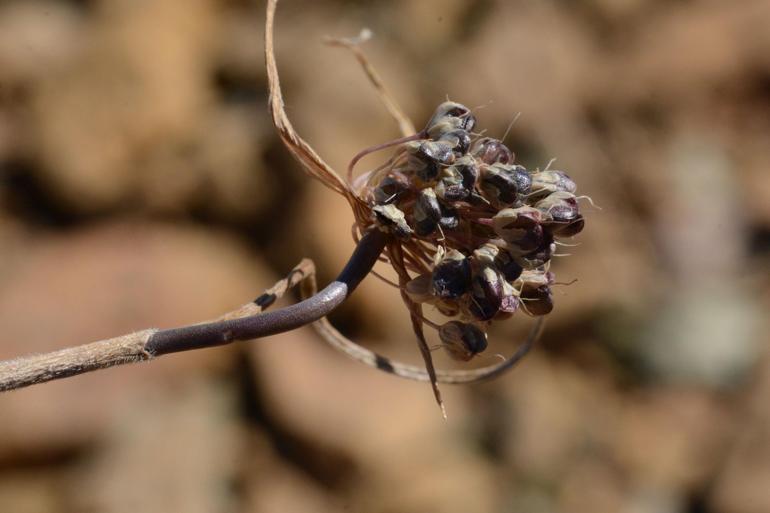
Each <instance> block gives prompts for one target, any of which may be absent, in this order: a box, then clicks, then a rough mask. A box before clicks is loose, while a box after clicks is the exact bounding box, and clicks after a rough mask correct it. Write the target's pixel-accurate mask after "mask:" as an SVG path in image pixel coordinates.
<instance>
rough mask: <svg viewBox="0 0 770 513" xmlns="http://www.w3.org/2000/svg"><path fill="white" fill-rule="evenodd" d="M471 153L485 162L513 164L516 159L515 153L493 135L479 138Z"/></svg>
mask: <svg viewBox="0 0 770 513" xmlns="http://www.w3.org/2000/svg"><path fill="white" fill-rule="evenodd" d="M471 155H473V156H474V157H476V158H477V159H478V160H479V162H483V163H484V164H490V165H491V164H497V163H498V162H499V163H500V164H511V163H513V161H514V155H513V152H512V151H511V150H509V149H508V147H507V146H506V145H504V144H503V143H502V141H499V140H497V139H493V138H491V137H482V138H481V139H479V140H477V141H476V142H475V143H474V144H473V147H472V148H471Z"/></svg>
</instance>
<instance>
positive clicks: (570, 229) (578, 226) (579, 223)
mask: <svg viewBox="0 0 770 513" xmlns="http://www.w3.org/2000/svg"><path fill="white" fill-rule="evenodd" d="M585 224H586V223H585V220H584V219H583V216H582V215H580V214H578V216H577V217H576V218H575V219H573V220H572V221H570V222H569V223H568V224H562V225H559V224H552V225H550V226H549V227H548V228H549V229H550V230H551V233H553V234H554V235H556V236H557V237H572V236H574V235H577V234H578V233H580V232H582V231H583V227H584V226H585Z"/></svg>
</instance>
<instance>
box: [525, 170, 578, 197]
mask: <svg viewBox="0 0 770 513" xmlns="http://www.w3.org/2000/svg"><path fill="white" fill-rule="evenodd" d="M576 190H577V185H575V182H574V181H572V178H570V177H569V175H568V174H567V173H565V172H564V171H555V170H554V171H551V170H548V171H540V172H539V173H533V174H532V195H536V196H540V195H545V194H550V193H552V192H559V191H561V192H571V193H574V192H575V191H576Z"/></svg>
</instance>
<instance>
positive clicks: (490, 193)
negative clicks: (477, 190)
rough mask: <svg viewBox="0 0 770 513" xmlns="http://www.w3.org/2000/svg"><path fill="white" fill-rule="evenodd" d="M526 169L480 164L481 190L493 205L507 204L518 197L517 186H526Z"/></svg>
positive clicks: (527, 183) (513, 201)
mask: <svg viewBox="0 0 770 513" xmlns="http://www.w3.org/2000/svg"><path fill="white" fill-rule="evenodd" d="M528 177H529V175H528V173H527V170H526V169H524V167H523V166H518V165H513V166H510V165H506V164H493V165H490V166H488V165H483V166H481V191H482V192H483V193H484V196H485V197H486V198H487V199H488V200H489V201H490V202H491V203H492V204H493V205H495V206H509V205H513V204H514V203H516V200H518V199H519V187H520V186H522V187H523V188H525V189H526V188H527V185H529V182H528V180H527V178H528ZM525 194H526V193H525Z"/></svg>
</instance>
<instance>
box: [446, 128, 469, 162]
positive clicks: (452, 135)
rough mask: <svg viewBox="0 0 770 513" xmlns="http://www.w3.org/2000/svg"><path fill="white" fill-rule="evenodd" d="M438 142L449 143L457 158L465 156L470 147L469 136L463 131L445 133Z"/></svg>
mask: <svg viewBox="0 0 770 513" xmlns="http://www.w3.org/2000/svg"><path fill="white" fill-rule="evenodd" d="M439 140H440V141H443V142H447V143H449V144H450V145H451V147H452V150H453V151H454V152H455V155H457V156H458V157H459V156H462V155H464V154H466V153H467V152H468V148H469V147H470V145H471V136H470V135H468V132H466V131H465V130H463V129H457V130H452V131H450V132H447V133H445V134H443V135H442V136H441V137H440V138H439Z"/></svg>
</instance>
